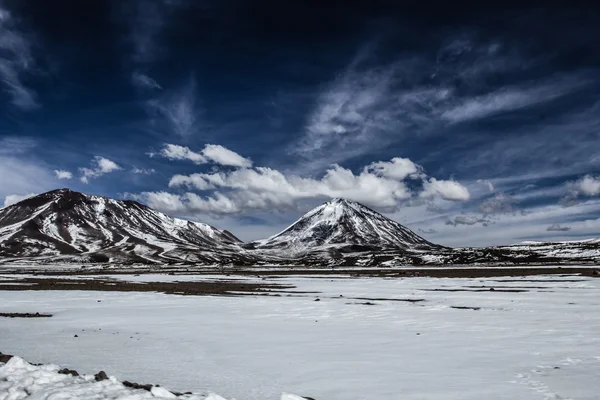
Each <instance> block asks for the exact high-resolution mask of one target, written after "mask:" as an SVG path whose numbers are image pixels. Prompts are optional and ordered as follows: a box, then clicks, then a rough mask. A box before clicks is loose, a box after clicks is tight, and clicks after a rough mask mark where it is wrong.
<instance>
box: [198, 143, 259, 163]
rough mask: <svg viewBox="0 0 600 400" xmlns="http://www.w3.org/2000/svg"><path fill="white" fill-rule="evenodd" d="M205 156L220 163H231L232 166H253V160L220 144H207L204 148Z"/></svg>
mask: <svg viewBox="0 0 600 400" xmlns="http://www.w3.org/2000/svg"><path fill="white" fill-rule="evenodd" d="M202 154H203V155H204V157H206V158H208V159H209V160H212V161H214V162H215V163H217V164H219V165H229V166H232V167H242V168H249V167H251V166H252V161H250V159H248V158H244V157H242V156H240V155H239V154H238V153H236V152H235V151H231V150H229V149H227V148H225V147H223V146H221V145H218V144H207V145H206V146H204V150H202Z"/></svg>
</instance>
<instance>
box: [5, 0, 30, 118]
mask: <svg viewBox="0 0 600 400" xmlns="http://www.w3.org/2000/svg"><path fill="white" fill-rule="evenodd" d="M17 24H18V21H17V20H16V19H15V18H14V16H13V15H12V14H11V12H10V11H9V10H7V9H5V8H4V7H3V6H2V4H1V3H0V81H1V82H2V83H3V84H4V86H5V90H6V91H7V92H8V94H9V95H10V97H11V102H12V104H13V105H14V106H16V107H18V108H20V109H22V110H25V111H29V110H32V109H35V108H38V107H39V104H38V102H37V100H36V93H35V92H34V91H33V90H32V89H31V88H28V87H27V86H26V85H25V84H24V82H23V75H25V74H27V73H33V72H34V71H35V63H34V58H33V55H32V52H31V47H32V46H31V43H30V42H29V40H28V39H27V38H26V36H25V35H23V34H22V33H21V32H20V31H19V30H18V29H17Z"/></svg>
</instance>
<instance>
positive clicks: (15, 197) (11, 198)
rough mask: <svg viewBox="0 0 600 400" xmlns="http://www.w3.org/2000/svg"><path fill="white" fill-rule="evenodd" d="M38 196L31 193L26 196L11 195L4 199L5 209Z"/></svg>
mask: <svg viewBox="0 0 600 400" xmlns="http://www.w3.org/2000/svg"><path fill="white" fill-rule="evenodd" d="M33 196H36V194H35V193H29V194H24V195H19V194H9V195H8V196H6V197H5V198H4V207H8V206H12V205H13V204H17V203H18V202H20V201H23V200H25V199H28V198H30V197H33Z"/></svg>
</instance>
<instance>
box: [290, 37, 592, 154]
mask: <svg viewBox="0 0 600 400" xmlns="http://www.w3.org/2000/svg"><path fill="white" fill-rule="evenodd" d="M509 47H510V46H503V45H502V43H498V42H490V43H481V42H477V41H476V40H475V39H471V38H468V37H463V38H460V39H459V40H454V41H450V44H449V45H447V46H445V47H443V48H442V49H440V50H439V51H438V54H437V58H436V61H435V62H434V63H432V62H431V54H420V55H414V56H411V57H406V58H401V59H398V60H396V61H395V62H391V63H388V64H386V65H381V64H379V66H376V67H374V66H373V65H376V64H377V63H376V61H374V60H376V59H377V52H376V49H370V50H367V51H362V52H360V54H359V55H358V56H357V57H356V58H355V59H354V60H352V61H351V62H350V63H349V65H348V66H347V67H346V68H345V69H344V70H342V71H340V73H339V74H338V75H337V77H336V78H335V79H333V80H332V81H331V82H330V83H329V84H328V85H327V86H325V87H323V88H322V90H320V91H319V92H318V93H317V95H316V102H315V107H314V109H313V110H312V112H310V114H309V115H308V116H307V122H306V126H305V129H304V132H303V134H302V135H301V137H300V138H299V139H298V140H297V141H296V142H294V143H293V144H292V146H291V147H290V152H291V153H292V154H294V155H298V156H300V157H302V158H305V159H309V160H311V161H313V163H317V164H319V165H322V164H325V165H326V163H332V162H340V161H343V160H345V159H348V158H352V157H357V156H359V155H361V154H365V153H369V152H373V151H374V150H375V149H378V148H384V147H385V146H388V145H390V144H391V143H397V142H398V141H400V140H402V139H414V138H415V137H423V136H428V135H430V134H440V135H441V134H445V133H447V132H448V129H450V128H451V127H452V126H453V125H456V124H458V123H462V122H468V121H476V120H482V119H485V118H487V117H490V116H494V115H499V114H506V113H510V112H514V111H518V110H522V109H525V108H529V107H533V106H539V105H542V104H544V103H548V102H551V101H553V100H556V99H558V98H560V97H562V96H566V95H568V94H570V93H573V92H574V91H577V90H580V89H582V88H584V87H585V86H586V84H587V83H589V80H588V78H586V74H585V73H581V74H580V73H579V72H578V71H570V72H565V73H562V74H556V75H552V76H542V77H539V78H536V79H527V78H521V80H520V81H516V82H515V81H514V79H513V81H511V82H512V83H511V85H510V86H504V87H502V86H500V85H497V84H496V85H492V84H490V83H489V82H490V81H497V79H498V77H499V76H509V75H511V74H513V75H514V74H515V73H517V72H521V71H523V70H526V69H527V68H531V66H532V65H533V64H535V60H534V59H533V58H531V57H526V56H525V55H521V54H519V53H518V51H513V50H512V49H510V48H509ZM503 74H504V75H503ZM511 140H512V139H511ZM513 144H514V142H513ZM455 145H456V146H459V145H460V144H459V143H456V144H455Z"/></svg>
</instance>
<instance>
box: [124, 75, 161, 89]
mask: <svg viewBox="0 0 600 400" xmlns="http://www.w3.org/2000/svg"><path fill="white" fill-rule="evenodd" d="M131 83H132V84H133V86H135V87H137V88H138V89H144V90H154V89H162V87H161V86H160V85H159V84H158V82H156V81H155V80H154V79H152V78H151V77H149V76H148V75H146V74H144V73H142V72H140V71H134V72H133V73H132V74H131Z"/></svg>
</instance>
